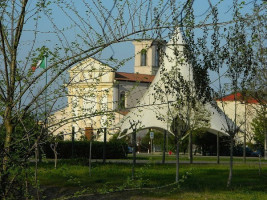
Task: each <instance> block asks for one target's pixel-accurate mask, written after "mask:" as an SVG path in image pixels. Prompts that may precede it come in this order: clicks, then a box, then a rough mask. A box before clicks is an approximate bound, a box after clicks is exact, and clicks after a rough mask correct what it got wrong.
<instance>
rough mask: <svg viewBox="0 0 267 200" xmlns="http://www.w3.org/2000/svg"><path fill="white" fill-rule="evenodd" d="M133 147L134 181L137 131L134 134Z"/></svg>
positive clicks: (133, 174)
mask: <svg viewBox="0 0 267 200" xmlns="http://www.w3.org/2000/svg"><path fill="white" fill-rule="evenodd" d="M132 145H133V165H132V179H134V177H135V164H136V129H134V131H133V134H132Z"/></svg>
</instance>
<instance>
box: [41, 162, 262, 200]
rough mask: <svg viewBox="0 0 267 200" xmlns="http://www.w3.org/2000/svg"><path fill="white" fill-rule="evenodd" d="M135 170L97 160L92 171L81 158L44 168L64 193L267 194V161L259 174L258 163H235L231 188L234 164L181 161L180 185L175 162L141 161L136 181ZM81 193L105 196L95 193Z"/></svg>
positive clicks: (48, 182)
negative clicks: (133, 171)
mask: <svg viewBox="0 0 267 200" xmlns="http://www.w3.org/2000/svg"><path fill="white" fill-rule="evenodd" d="M131 170H132V169H131V165H130V164H105V165H103V164H100V163H93V165H92V176H91V177H90V176H89V170H88V166H86V163H84V162H83V161H79V160H76V161H74V162H73V161H72V162H69V161H68V162H66V161H60V162H59V165H58V169H54V168H53V164H52V163H43V164H41V165H40V167H39V172H38V174H39V180H40V184H41V186H43V187H44V188H45V189H46V191H48V190H49V188H50V189H51V188H54V189H55V188H56V190H55V191H56V192H58V193H60V192H62V194H60V195H66V193H64V191H68V192H69V194H71V193H74V192H76V195H77V196H79V195H82V194H95V195H97V194H102V197H103V198H102V199H182V200H183V199H186V200H190V199H192V200H193V199H194V200H202V199H216V200H231V199H233V200H234V199H244V200H245V199H251V200H257V199H259V200H265V199H266V200H267V165H262V171H261V176H259V167H258V164H256V163H255V164H253V163H250V164H246V165H244V164H235V165H234V174H233V182H232V187H231V188H227V187H226V181H227V177H228V165H216V164H193V165H190V164H181V167H180V174H181V176H180V179H181V180H182V181H181V183H180V185H179V187H178V186H177V185H175V184H173V185H169V186H168V184H171V183H173V182H174V180H175V165H174V164H165V165H161V164H153V162H149V163H147V164H138V165H137V166H136V180H135V181H132V180H131ZM162 186H164V187H162ZM158 187H160V188H158ZM135 188H138V189H135ZM140 188H141V189H140ZM60 195H58V196H60ZM126 197H127V198H126ZM129 197H131V198H129ZM74 199H79V198H78V197H75V198H74ZM80 199H101V198H100V197H98V198H96V197H95V196H91V195H89V196H86V198H85V197H84V198H82V197H80Z"/></svg>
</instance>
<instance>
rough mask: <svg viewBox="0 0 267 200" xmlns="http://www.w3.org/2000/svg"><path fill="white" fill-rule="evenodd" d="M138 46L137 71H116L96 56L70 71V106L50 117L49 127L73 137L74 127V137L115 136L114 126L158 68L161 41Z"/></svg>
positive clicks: (131, 106)
mask: <svg viewBox="0 0 267 200" xmlns="http://www.w3.org/2000/svg"><path fill="white" fill-rule="evenodd" d="M133 44H134V46H135V58H134V60H135V62H134V73H126V72H117V71H116V70H115V69H114V68H113V67H111V66H109V65H107V64H105V63H103V62H101V61H99V60H97V59H94V58H88V59H86V60H83V61H82V62H80V63H78V64H77V65H75V66H73V67H72V68H71V69H70V70H69V71H68V73H69V78H70V80H69V84H67V85H66V87H67V89H68V95H67V99H68V106H67V107H65V108H64V109H61V110H59V111H57V112H55V113H54V114H53V115H51V116H50V117H49V126H51V128H50V129H49V131H50V132H52V133H53V134H54V135H58V134H60V135H62V136H64V140H70V139H71V137H72V135H71V132H72V130H73V129H74V132H75V139H80V138H82V137H86V136H87V137H89V136H88V135H86V132H88V131H89V132H90V133H89V135H90V134H91V133H92V131H93V133H94V135H95V136H96V140H99V141H103V129H104V128H106V130H107V133H108V134H107V138H108V139H109V138H110V137H112V135H113V134H114V133H116V130H115V129H114V127H115V125H116V124H117V123H118V122H119V121H120V120H121V119H122V118H123V116H124V115H125V114H127V113H128V111H129V109H131V108H133V107H135V106H136V104H137V103H138V101H139V100H140V98H141V97H142V96H143V94H144V93H145V91H146V90H147V89H148V87H149V86H150V84H151V82H152V81H153V79H154V77H155V74H156V73H157V71H158V69H159V63H160V58H159V51H160V48H162V47H160V46H162V42H161V44H159V42H158V41H153V40H139V41H134V42H133Z"/></svg>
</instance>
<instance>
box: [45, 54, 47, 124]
mask: <svg viewBox="0 0 267 200" xmlns="http://www.w3.org/2000/svg"><path fill="white" fill-rule="evenodd" d="M45 70H46V71H45V87H46V86H47V55H45ZM46 98H47V88H46V89H45V128H47V107H46V101H47V99H46Z"/></svg>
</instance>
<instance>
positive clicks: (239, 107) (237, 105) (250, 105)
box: [217, 93, 261, 143]
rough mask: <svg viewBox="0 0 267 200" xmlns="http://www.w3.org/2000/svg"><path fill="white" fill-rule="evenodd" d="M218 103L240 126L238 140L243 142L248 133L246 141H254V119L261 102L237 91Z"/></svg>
mask: <svg viewBox="0 0 267 200" xmlns="http://www.w3.org/2000/svg"><path fill="white" fill-rule="evenodd" d="M217 104H218V106H219V107H220V109H222V111H223V112H225V113H226V115H227V116H228V117H229V118H230V119H231V120H232V121H233V122H235V119H236V124H237V126H238V127H240V132H239V133H238V134H237V136H236V140H237V142H239V143H243V141H244V133H246V141H247V142H250V143H253V130H252V120H253V119H254V118H256V116H257V112H258V111H259V110H260V109H261V105H260V104H259V102H258V101H257V100H256V99H253V98H252V97H249V98H246V99H245V98H244V97H243V96H242V94H241V93H237V94H236V95H234V94H230V95H227V96H225V97H223V98H222V99H221V100H217Z"/></svg>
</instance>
